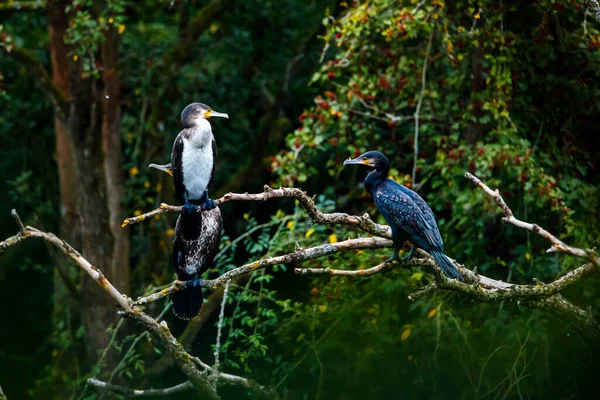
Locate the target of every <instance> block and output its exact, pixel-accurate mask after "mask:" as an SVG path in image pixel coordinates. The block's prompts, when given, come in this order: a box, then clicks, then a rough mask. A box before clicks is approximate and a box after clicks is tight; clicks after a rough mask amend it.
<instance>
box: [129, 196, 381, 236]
mask: <svg viewBox="0 0 600 400" xmlns="http://www.w3.org/2000/svg"><path fill="white" fill-rule="evenodd" d="M275 198H293V199H296V200H298V202H299V203H300V206H302V208H304V209H305V210H306V212H307V213H308V216H309V217H310V218H311V219H312V221H313V222H315V223H317V224H323V225H334V224H340V225H348V226H353V227H356V228H359V229H362V230H363V231H365V232H368V233H370V234H372V235H375V236H379V237H383V238H388V239H391V237H392V234H391V230H390V227H389V226H387V225H379V224H376V223H375V222H373V221H372V220H371V217H369V214H364V215H363V216H362V217H359V216H356V215H349V214H346V213H329V214H326V213H322V212H321V211H319V209H318V208H317V206H316V205H315V202H314V201H313V199H312V198H310V197H308V195H307V194H306V192H304V191H302V190H300V189H297V188H279V189H272V188H270V187H269V186H267V185H265V187H264V192H262V193H255V194H250V193H227V194H225V195H224V196H223V197H221V198H219V199H216V200H215V203H217V205H220V204H223V203H227V202H229V201H266V200H269V199H275ZM165 212H181V206H170V205H168V204H164V203H163V204H161V205H160V207H159V208H157V209H155V210H152V211H150V212H147V213H145V214H142V215H139V216H137V217H131V218H126V219H125V221H123V225H122V226H123V227H125V226H128V225H132V224H136V223H138V222H141V221H144V220H145V219H147V218H150V217H152V216H154V215H158V214H162V213H165Z"/></svg>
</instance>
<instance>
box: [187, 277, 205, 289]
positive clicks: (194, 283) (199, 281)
mask: <svg viewBox="0 0 600 400" xmlns="http://www.w3.org/2000/svg"><path fill="white" fill-rule="evenodd" d="M203 282H204V281H203V280H202V279H200V278H198V277H197V276H195V277H194V278H192V279H190V280H189V281H187V282H186V283H185V286H186V287H188V288H190V287H202V283H203Z"/></svg>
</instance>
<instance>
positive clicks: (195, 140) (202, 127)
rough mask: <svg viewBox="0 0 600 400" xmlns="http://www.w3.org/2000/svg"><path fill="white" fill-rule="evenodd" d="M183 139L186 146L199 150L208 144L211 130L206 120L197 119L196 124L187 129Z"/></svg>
mask: <svg viewBox="0 0 600 400" xmlns="http://www.w3.org/2000/svg"><path fill="white" fill-rule="evenodd" d="M184 138H185V139H186V140H187V142H188V144H190V145H191V146H192V147H195V148H201V147H204V146H207V145H209V144H210V142H211V140H212V128H211V126H210V123H209V122H208V121H207V120H206V119H199V120H197V121H196V124H195V125H194V126H193V127H191V128H188V129H187V131H186V134H185V135H184Z"/></svg>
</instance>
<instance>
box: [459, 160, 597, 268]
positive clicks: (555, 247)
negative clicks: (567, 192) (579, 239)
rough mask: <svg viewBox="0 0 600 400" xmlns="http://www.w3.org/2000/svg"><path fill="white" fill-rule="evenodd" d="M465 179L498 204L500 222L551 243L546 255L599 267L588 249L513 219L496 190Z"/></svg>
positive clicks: (476, 180) (470, 178)
mask: <svg viewBox="0 0 600 400" xmlns="http://www.w3.org/2000/svg"><path fill="white" fill-rule="evenodd" d="M465 177H466V178H467V179H469V180H470V181H472V182H474V183H475V184H476V185H477V186H479V187H480V188H482V189H483V190H484V191H485V192H486V193H487V194H488V195H490V196H491V197H492V198H493V199H494V200H496V202H497V203H498V205H499V206H500V208H502V211H503V212H504V218H502V220H503V221H504V222H505V223H508V224H512V225H515V226H517V227H519V228H522V229H526V230H528V231H532V232H535V233H537V234H538V235H540V236H542V237H544V238H546V239H548V240H549V241H550V243H552V246H551V247H550V248H549V249H548V250H547V252H548V253H550V252H555V251H560V252H563V253H568V254H571V255H574V256H577V257H582V258H585V259H587V260H590V262H592V263H593V264H594V265H596V266H597V267H600V256H598V254H596V252H595V251H593V250H589V249H586V250H583V249H579V248H576V247H571V246H569V245H567V244H565V243H563V242H562V241H561V240H560V239H558V238H557V237H556V236H554V235H552V234H551V233H550V232H548V231H547V230H545V229H543V228H541V227H540V226H538V225H536V224H530V223H528V222H523V221H521V220H519V219H517V218H515V216H514V215H513V212H512V211H511V209H510V208H509V207H508V206H507V205H506V203H505V202H504V199H503V198H502V196H500V192H499V191H498V189H496V190H492V189H490V188H489V187H488V186H487V185H486V184H485V183H483V182H482V181H481V180H480V179H479V178H477V177H476V176H474V175H472V174H470V173H468V172H467V173H466V174H465Z"/></svg>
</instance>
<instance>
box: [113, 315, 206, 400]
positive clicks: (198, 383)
mask: <svg viewBox="0 0 600 400" xmlns="http://www.w3.org/2000/svg"><path fill="white" fill-rule="evenodd" d="M122 315H123V316H124V317H126V318H130V319H132V320H134V321H135V322H136V323H137V324H139V325H140V326H142V327H143V328H144V329H145V330H147V331H148V332H150V334H151V335H152V336H154V337H155V338H156V339H157V340H158V341H159V342H160V343H162V344H163V345H164V346H165V347H166V349H167V351H168V352H169V354H170V355H171V357H173V359H174V360H175V364H176V365H177V367H179V369H180V370H181V372H183V374H184V375H185V376H186V377H187V378H188V379H189V380H190V382H191V383H192V385H193V386H194V388H195V389H196V392H197V393H198V395H199V396H200V398H202V399H216V398H218V396H217V393H216V391H215V389H214V387H213V386H212V385H211V383H210V382H209V380H208V375H207V374H206V373H204V372H202V371H200V370H198V367H197V366H196V364H195V363H194V362H193V361H192V357H191V356H190V355H189V354H188V353H187V352H186V351H185V349H184V348H183V346H182V345H181V343H179V342H178V341H177V339H175V337H174V336H173V335H172V334H171V332H170V331H169V328H168V327H167V324H166V322H165V321H163V322H161V323H160V324H159V323H158V322H156V321H155V320H154V319H153V318H151V317H150V316H149V315H147V314H145V313H143V312H141V311H139V310H136V311H130V312H123V313H122Z"/></svg>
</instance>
